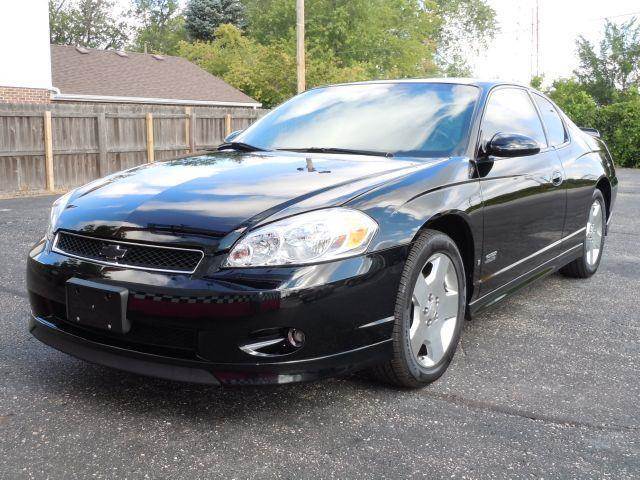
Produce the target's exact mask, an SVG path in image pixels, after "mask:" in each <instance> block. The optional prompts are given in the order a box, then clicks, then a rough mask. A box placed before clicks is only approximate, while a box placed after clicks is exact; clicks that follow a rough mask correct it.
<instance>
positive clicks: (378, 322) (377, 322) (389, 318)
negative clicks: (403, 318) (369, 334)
mask: <svg viewBox="0 0 640 480" xmlns="http://www.w3.org/2000/svg"><path fill="white" fill-rule="evenodd" d="M395 318H396V317H387V318H383V319H382V320H376V321H375V322H371V323H365V324H364V325H360V326H359V327H358V328H369V327H377V326H378V325H383V324H385V323H389V322H393V321H394V320H395Z"/></svg>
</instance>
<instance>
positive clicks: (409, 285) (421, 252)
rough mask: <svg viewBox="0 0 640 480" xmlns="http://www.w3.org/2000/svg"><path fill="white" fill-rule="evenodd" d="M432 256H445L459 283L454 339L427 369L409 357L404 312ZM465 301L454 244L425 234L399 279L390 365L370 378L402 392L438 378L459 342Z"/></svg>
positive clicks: (434, 233) (407, 322) (442, 236)
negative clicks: (419, 277) (422, 271)
mask: <svg viewBox="0 0 640 480" xmlns="http://www.w3.org/2000/svg"><path fill="white" fill-rule="evenodd" d="M435 253H444V254H446V255H447V256H448V257H449V259H450V260H451V261H452V263H453V265H454V267H455V271H456V275H457V280H458V315H457V321H456V325H455V329H454V333H453V338H452V340H451V343H450V344H449V347H448V349H447V350H446V351H445V355H444V357H443V358H442V360H440V361H439V362H438V364H436V365H434V366H433V367H431V368H427V367H424V366H423V365H421V364H420V363H418V360H417V358H416V357H415V356H414V355H413V354H412V349H411V345H410V343H409V342H410V338H409V329H410V326H411V318H410V316H409V315H408V313H407V310H408V309H409V307H410V305H411V301H412V295H413V290H414V286H415V283H416V280H417V278H418V274H419V273H420V272H421V270H422V268H423V267H424V265H425V264H426V262H427V260H428V259H429V258H430V257H431V256H432V255H433V254H435ZM466 298H467V296H466V277H465V273H464V264H463V262H462V257H461V255H460V252H459V251H458V248H457V247H456V244H455V243H454V242H453V240H451V238H449V237H448V236H447V235H445V234H443V233H441V232H438V231H435V230H425V231H424V232H423V233H422V234H421V235H420V236H419V238H418V240H417V241H416V242H415V244H414V245H413V247H412V249H411V251H410V252H409V256H408V258H407V261H406V263H405V267H404V270H403V272H402V276H401V278H400V286H399V289H398V295H397V299H396V307H395V322H394V326H393V342H392V346H393V356H392V358H391V359H390V360H389V361H387V362H385V363H383V364H380V365H377V366H375V367H373V368H372V370H371V373H372V374H373V376H374V377H375V378H376V379H378V380H381V381H383V382H385V383H390V384H392V385H395V386H398V387H404V388H421V387H424V386H425V385H428V384H429V383H431V382H434V381H435V380H437V379H438V378H440V376H441V375H442V374H443V373H444V372H445V370H446V369H447V367H448V366H449V364H450V363H451V359H452V358H453V355H454V353H455V351H456V348H457V345H458V341H459V340H460V333H461V331H462V326H463V324H464V315H465V310H466V308H465V307H466Z"/></svg>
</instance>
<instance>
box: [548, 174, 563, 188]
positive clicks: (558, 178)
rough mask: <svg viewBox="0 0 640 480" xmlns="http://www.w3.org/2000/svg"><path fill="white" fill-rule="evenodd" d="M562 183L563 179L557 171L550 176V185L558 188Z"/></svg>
mask: <svg viewBox="0 0 640 480" xmlns="http://www.w3.org/2000/svg"><path fill="white" fill-rule="evenodd" d="M563 181H564V177H563V176H562V172H560V171H559V170H556V171H554V172H553V173H552V174H551V183H552V184H553V185H554V186H555V187H559V186H560V185H562V182H563Z"/></svg>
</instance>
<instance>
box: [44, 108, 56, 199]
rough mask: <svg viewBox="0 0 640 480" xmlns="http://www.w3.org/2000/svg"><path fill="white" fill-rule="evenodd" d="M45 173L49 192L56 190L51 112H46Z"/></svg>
mask: <svg viewBox="0 0 640 480" xmlns="http://www.w3.org/2000/svg"><path fill="white" fill-rule="evenodd" d="M44 171H45V175H46V185H47V190H49V191H50V192H53V191H54V190H55V188H56V187H55V179H54V176H53V135H52V130H51V112H50V111H49V110H47V111H45V112H44Z"/></svg>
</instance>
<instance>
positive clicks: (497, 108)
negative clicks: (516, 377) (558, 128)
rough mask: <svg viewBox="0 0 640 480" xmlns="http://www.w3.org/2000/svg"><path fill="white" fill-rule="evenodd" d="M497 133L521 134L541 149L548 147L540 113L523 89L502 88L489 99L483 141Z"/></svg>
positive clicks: (483, 126)
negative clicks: (534, 141) (536, 143)
mask: <svg viewBox="0 0 640 480" xmlns="http://www.w3.org/2000/svg"><path fill="white" fill-rule="evenodd" d="M496 133H519V134H520V135H526V136H528V137H531V138H533V139H534V140H536V141H537V142H538V143H539V144H540V146H541V147H546V146H547V139H546V137H545V135H544V130H543V129H542V123H540V117H539V116H538V112H537V111H536V109H535V107H534V106H533V103H532V102H531V99H530V98H529V95H528V94H527V92H525V91H524V90H521V89H517V88H501V89H499V90H495V91H494V92H493V93H492V94H491V96H490V97H489V102H488V103H487V109H486V111H485V114H484V120H483V123H482V139H483V141H484V142H488V141H489V140H491V139H492V138H493V136H494V135H495V134H496Z"/></svg>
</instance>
